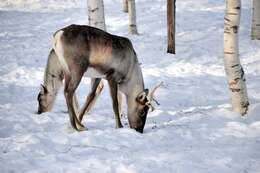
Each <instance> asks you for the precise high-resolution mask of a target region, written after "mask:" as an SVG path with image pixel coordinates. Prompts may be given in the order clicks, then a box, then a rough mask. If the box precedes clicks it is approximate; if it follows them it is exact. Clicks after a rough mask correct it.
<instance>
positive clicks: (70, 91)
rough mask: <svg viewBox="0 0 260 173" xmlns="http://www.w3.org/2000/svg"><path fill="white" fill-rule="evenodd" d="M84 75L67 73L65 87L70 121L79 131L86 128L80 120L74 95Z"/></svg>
mask: <svg viewBox="0 0 260 173" xmlns="http://www.w3.org/2000/svg"><path fill="white" fill-rule="evenodd" d="M72 74H74V75H72ZM76 74H77V75H76ZM82 75H83V74H81V75H80V74H78V73H71V74H70V75H68V74H66V75H65V87H64V95H65V98H66V103H67V107H68V111H69V117H70V123H71V125H72V127H73V128H74V129H75V130H78V131H83V130H86V129H85V127H84V126H83V125H82V124H81V123H80V121H79V120H78V118H77V116H76V112H75V109H74V106H73V96H74V93H75V90H76V89H77V87H78V85H79V83H80V80H81V77H82Z"/></svg>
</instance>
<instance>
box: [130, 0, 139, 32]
mask: <svg viewBox="0 0 260 173" xmlns="http://www.w3.org/2000/svg"><path fill="white" fill-rule="evenodd" d="M127 1H128V18H129V25H128V30H129V32H130V33H131V34H138V32H137V26H136V10H135V0H127Z"/></svg>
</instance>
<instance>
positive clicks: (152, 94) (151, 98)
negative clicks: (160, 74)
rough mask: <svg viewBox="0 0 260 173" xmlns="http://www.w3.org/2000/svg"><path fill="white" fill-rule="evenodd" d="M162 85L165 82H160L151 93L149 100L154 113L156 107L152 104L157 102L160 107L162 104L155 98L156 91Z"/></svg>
mask: <svg viewBox="0 0 260 173" xmlns="http://www.w3.org/2000/svg"><path fill="white" fill-rule="evenodd" d="M162 85H163V81H161V82H159V83H158V84H157V85H155V86H154V88H153V89H152V90H151V92H150V93H149V100H150V105H151V108H152V111H154V110H155V107H154V106H153V105H152V103H151V102H155V103H156V104H157V105H160V103H159V102H158V101H157V100H155V98H154V93H155V91H156V90H157V89H158V88H159V87H161V86H162Z"/></svg>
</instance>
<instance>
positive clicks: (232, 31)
mask: <svg viewBox="0 0 260 173" xmlns="http://www.w3.org/2000/svg"><path fill="white" fill-rule="evenodd" d="M240 8H241V0H226V14H225V17H224V64H225V71H226V75H227V81H228V86H229V89H230V91H231V98H232V107H233V111H235V112H239V113H240V114H242V115H244V114H246V113H247V110H248V106H249V102H248V96H247V89H246V83H245V81H246V79H245V74H244V70H243V68H242V66H241V64H240V60H239V57H238V55H239V43H238V41H239V40H238V31H239V23H240V13H241V12H240Z"/></svg>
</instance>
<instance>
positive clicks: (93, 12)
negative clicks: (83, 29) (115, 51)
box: [87, 0, 106, 31]
mask: <svg viewBox="0 0 260 173" xmlns="http://www.w3.org/2000/svg"><path fill="white" fill-rule="evenodd" d="M87 4H88V22H89V25H90V26H93V27H96V28H99V29H102V30H104V31H105V30H106V24H105V14H104V3H103V0H87Z"/></svg>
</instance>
